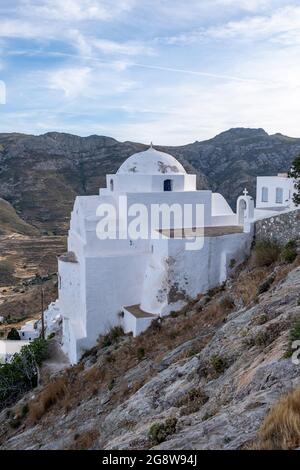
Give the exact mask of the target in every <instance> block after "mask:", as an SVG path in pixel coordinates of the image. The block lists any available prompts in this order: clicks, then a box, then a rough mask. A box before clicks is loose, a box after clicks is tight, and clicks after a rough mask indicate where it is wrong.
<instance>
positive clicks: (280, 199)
mask: <svg viewBox="0 0 300 470" xmlns="http://www.w3.org/2000/svg"><path fill="white" fill-rule="evenodd" d="M282 203H283V189H282V188H276V204H282Z"/></svg>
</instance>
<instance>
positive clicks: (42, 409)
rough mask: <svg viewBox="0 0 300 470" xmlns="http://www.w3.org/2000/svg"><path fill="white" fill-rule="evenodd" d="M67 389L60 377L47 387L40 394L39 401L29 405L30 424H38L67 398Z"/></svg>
mask: <svg viewBox="0 0 300 470" xmlns="http://www.w3.org/2000/svg"><path fill="white" fill-rule="evenodd" d="M66 388H67V387H66V381H65V379H64V378H63V377H58V378H56V379H55V380H53V381H52V382H50V383H49V384H48V385H46V387H45V388H44V389H43V390H42V392H41V393H40V394H39V397H38V401H36V402H34V403H32V404H30V405H29V412H28V420H29V422H30V423H32V424H36V423H37V422H38V421H39V420H40V419H41V417H42V416H43V415H44V414H45V413H46V412H47V411H48V410H49V408H51V406H53V405H55V403H57V401H58V400H60V399H61V398H63V397H64V396H65V393H66Z"/></svg>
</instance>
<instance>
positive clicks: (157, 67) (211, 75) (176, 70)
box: [23, 51, 262, 83]
mask: <svg viewBox="0 0 300 470" xmlns="http://www.w3.org/2000/svg"><path fill="white" fill-rule="evenodd" d="M26 52H27V53H30V51H24V52H23V53H24V55H25V54H26ZM32 52H33V53H34V55H40V54H43V55H45V53H44V52H42V51H32ZM47 55H50V56H65V57H73V58H76V59H84V60H92V61H94V62H100V63H102V64H106V65H116V64H117V63H118V61H112V60H110V61H109V60H103V59H99V58H98V57H93V56H87V55H78V54H70V53H67V52H58V51H57V52H56V51H51V52H47ZM124 65H125V66H126V67H139V68H143V69H150V70H161V71H162V72H173V73H182V74H186V75H196V76H200V77H209V78H215V79H217V80H231V81H235V82H248V83H262V81H260V80H257V79H255V78H243V77H236V76H233V75H223V74H217V73H211V72H202V71H198V70H188V69H181V68H176V67H165V66H163V65H149V64H141V63H138V62H126V61H124Z"/></svg>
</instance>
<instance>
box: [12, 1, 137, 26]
mask: <svg viewBox="0 0 300 470" xmlns="http://www.w3.org/2000/svg"><path fill="white" fill-rule="evenodd" d="M133 5H134V0H117V1H113V0H22V2H21V8H22V10H23V9H25V13H26V11H27V12H28V13H29V15H30V16H32V15H34V16H38V17H40V18H44V19H47V20H58V21H68V22H70V21H76V22H77V21H78V22H82V21H86V20H104V21H106V20H109V19H111V18H113V17H116V15H119V14H121V13H122V12H126V11H128V10H130V9H131V8H132V6H133ZM21 8H20V9H21Z"/></svg>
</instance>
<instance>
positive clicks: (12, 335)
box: [7, 328, 21, 341]
mask: <svg viewBox="0 0 300 470" xmlns="http://www.w3.org/2000/svg"><path fill="white" fill-rule="evenodd" d="M7 339H9V340H11V341H20V339H21V338H20V335H19V333H18V331H17V330H16V328H12V329H11V330H10V331H9V332H8V335H7Z"/></svg>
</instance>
